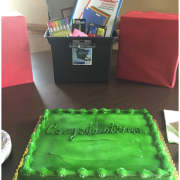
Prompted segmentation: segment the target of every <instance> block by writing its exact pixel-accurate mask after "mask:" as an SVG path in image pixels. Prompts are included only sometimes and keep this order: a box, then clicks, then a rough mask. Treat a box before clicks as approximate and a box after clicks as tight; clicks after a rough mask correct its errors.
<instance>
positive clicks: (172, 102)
mask: <svg viewBox="0 0 180 180" xmlns="http://www.w3.org/2000/svg"><path fill="white" fill-rule="evenodd" d="M31 59H32V67H33V76H34V83H30V84H24V85H19V86H14V87H8V88H3V89H2V129H3V130H5V131H7V132H8V133H9V134H10V136H11V140H12V152H11V154H10V156H9V158H8V159H7V160H6V161H5V162H4V163H3V165H2V179H3V180H10V179H12V177H13V175H14V173H15V171H16V169H17V167H18V165H19V162H20V159H21V157H22V155H23V153H24V150H25V148H26V146H27V143H28V141H29V139H30V134H31V133H32V132H33V130H34V127H35V125H36V122H37V120H38V117H39V116H40V115H42V114H43V112H44V110H45V109H46V108H48V109H54V108H58V107H60V108H62V109H67V108H74V109H80V108H86V109H92V108H97V109H100V108H103V107H105V108H108V109H112V108H120V109H129V108H134V109H141V108H146V109H147V110H148V111H149V113H150V114H151V115H152V116H153V117H154V119H156V120H157V122H158V124H159V127H160V130H161V132H162V134H163V136H164V138H165V141H166V143H167V146H168V148H169V151H170V153H171V155H172V158H173V161H174V163H175V165H176V168H177V169H178V145H177V144H170V143H168V141H167V138H166V129H165V120H164V115H163V110H164V109H168V110H178V77H177V82H176V85H175V87H174V88H173V89H169V88H166V87H159V86H155V85H150V84H144V83H140V82H133V81H128V80H123V79H116V65H117V51H113V55H112V61H111V75H110V82H109V83H108V84H99V83H90V84H86V83H83V84H81V83H78V84H75V83H72V84H59V85H56V84H54V79H53V68H52V60H51V52H50V51H48V52H40V53H35V54H32V55H31Z"/></svg>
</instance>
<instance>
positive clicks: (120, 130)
mask: <svg viewBox="0 0 180 180" xmlns="http://www.w3.org/2000/svg"><path fill="white" fill-rule="evenodd" d="M46 132H47V134H48V135H50V134H56V135H60V134H70V139H69V140H70V141H72V140H73V139H74V137H75V136H76V135H77V134H79V135H88V134H100V133H124V132H128V133H140V134H144V133H145V132H141V131H140V129H139V127H136V128H130V127H119V126H118V125H115V124H114V123H112V124H111V125H110V126H109V127H108V128H104V127H103V124H102V123H100V125H99V127H96V128H94V127H93V126H92V124H90V125H89V127H87V128H85V129H81V128H73V129H57V124H52V125H50V126H49V127H48V128H47V131H46Z"/></svg>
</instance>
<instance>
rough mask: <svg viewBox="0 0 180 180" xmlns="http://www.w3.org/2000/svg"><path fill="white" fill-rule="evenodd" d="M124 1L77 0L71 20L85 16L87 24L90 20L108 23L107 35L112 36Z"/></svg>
mask: <svg viewBox="0 0 180 180" xmlns="http://www.w3.org/2000/svg"><path fill="white" fill-rule="evenodd" d="M122 2H123V0H116V1H114V0H77V3H76V4H75V6H74V11H73V13H72V17H71V20H72V19H74V18H78V19H81V18H85V19H86V26H88V24H89V23H90V22H93V23H96V24H100V25H106V26H107V27H108V30H107V33H106V37H111V36H112V34H113V30H114V26H115V24H116V20H117V17H118V14H119V12H120V8H121V5H122ZM87 28H88V27H87Z"/></svg>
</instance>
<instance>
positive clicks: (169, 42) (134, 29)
mask: <svg viewBox="0 0 180 180" xmlns="http://www.w3.org/2000/svg"><path fill="white" fill-rule="evenodd" d="M177 66H178V14H168V13H157V12H137V11H130V12H129V13H127V14H125V15H123V16H121V21H120V36H119V51H118V65H117V78H122V79H128V80H133V81H139V82H144V83H149V84H154V85H159V86H166V87H170V88H173V87H174V84H175V81H176V70H177Z"/></svg>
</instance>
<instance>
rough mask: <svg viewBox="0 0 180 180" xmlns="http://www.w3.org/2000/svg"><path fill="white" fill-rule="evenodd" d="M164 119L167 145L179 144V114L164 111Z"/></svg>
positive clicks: (177, 112)
mask: <svg viewBox="0 0 180 180" xmlns="http://www.w3.org/2000/svg"><path fill="white" fill-rule="evenodd" d="M164 118H165V121H166V133H167V139H168V141H169V143H176V144H179V120H180V112H179V111H172V110H164Z"/></svg>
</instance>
